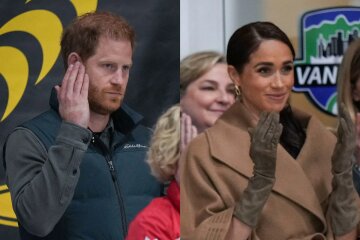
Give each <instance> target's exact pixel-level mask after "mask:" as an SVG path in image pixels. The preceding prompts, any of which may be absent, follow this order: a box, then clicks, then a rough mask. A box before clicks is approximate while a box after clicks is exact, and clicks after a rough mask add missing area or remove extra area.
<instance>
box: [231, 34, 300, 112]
mask: <svg viewBox="0 0 360 240" xmlns="http://www.w3.org/2000/svg"><path fill="white" fill-rule="evenodd" d="M229 72H230V75H231V77H232V78H233V80H234V81H235V83H236V84H237V85H238V86H239V87H240V89H241V96H242V100H243V102H244V105H245V106H246V107H247V108H248V109H249V110H250V111H251V113H252V114H255V116H259V114H260V112H262V111H267V112H271V111H273V112H280V111H281V110H282V109H283V108H284V107H285V105H286V104H287V101H288V98H289V96H290V92H291V88H292V87H293V84H294V63H293V55H292V53H291V50H290V48H289V47H288V46H287V45H286V44H284V43H283V42H281V41H278V40H265V41H263V42H262V43H261V44H260V46H259V48H258V49H257V51H255V52H253V53H252V54H251V55H250V61H249V62H248V63H247V64H246V65H245V66H244V69H243V72H242V73H241V74H238V73H237V72H236V70H235V69H234V68H233V67H232V66H230V67H229Z"/></svg>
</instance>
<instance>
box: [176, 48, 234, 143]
mask: <svg viewBox="0 0 360 240" xmlns="http://www.w3.org/2000/svg"><path fill="white" fill-rule="evenodd" d="M227 67H228V65H227V63H226V60H225V57H224V56H223V55H221V54H220V53H217V52H212V51H208V52H198V53H194V54H191V55H189V56H187V57H186V58H184V59H183V60H182V61H181V63H180V98H181V99H180V105H181V110H182V112H183V114H182V119H181V136H184V137H182V140H181V149H183V148H184V146H186V145H187V143H189V141H190V140H191V139H192V138H193V137H194V134H195V135H196V132H198V133H201V132H203V131H204V130H205V129H206V128H208V127H211V126H212V125H213V124H214V123H215V121H216V120H217V119H218V118H219V117H220V116H221V115H222V114H223V113H224V112H225V111H226V110H227V109H228V108H229V107H230V106H231V105H232V104H233V103H234V102H235V91H234V84H233V82H232V81H231V79H230V77H229V74H228V72H227Z"/></svg>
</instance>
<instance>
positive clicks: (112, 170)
mask: <svg viewBox="0 0 360 240" xmlns="http://www.w3.org/2000/svg"><path fill="white" fill-rule="evenodd" d="M92 140H93V141H92V142H93V143H99V144H98V145H99V147H100V148H101V150H102V151H103V152H104V153H105V160H106V162H107V164H108V167H109V170H110V174H111V178H112V180H113V183H114V186H115V192H116V195H117V199H118V203H119V207H120V215H121V227H122V229H123V238H124V239H125V238H126V236H127V232H128V229H127V219H126V212H125V204H124V198H123V196H122V193H121V189H120V185H119V182H118V179H117V172H116V169H115V166H114V164H113V161H112V156H111V154H110V151H109V150H108V148H107V147H106V145H105V144H104V143H103V142H102V140H101V139H100V138H99V137H95V136H93V139H92Z"/></svg>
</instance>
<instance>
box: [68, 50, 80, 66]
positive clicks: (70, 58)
mask: <svg viewBox="0 0 360 240" xmlns="http://www.w3.org/2000/svg"><path fill="white" fill-rule="evenodd" d="M76 62H82V60H81V57H80V56H79V54H77V53H76V52H72V53H70V54H69V56H68V59H67V64H68V66H70V65H71V64H75V63H76Z"/></svg>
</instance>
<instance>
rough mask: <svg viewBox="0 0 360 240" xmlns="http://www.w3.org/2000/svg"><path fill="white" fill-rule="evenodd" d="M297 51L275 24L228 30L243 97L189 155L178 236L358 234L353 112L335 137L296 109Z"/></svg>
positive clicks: (232, 70) (336, 236)
mask: <svg viewBox="0 0 360 240" xmlns="http://www.w3.org/2000/svg"><path fill="white" fill-rule="evenodd" d="M254 42H257V44H252V45H251V44H250V43H254ZM241 51H243V52H246V51H247V53H243V52H241ZM242 54H243V55H247V56H246V57H245V58H243V59H241V55H242ZM294 56H295V54H294V50H293V48H292V46H291V43H290V41H289V40H288V38H287V37H286V35H285V34H284V33H283V32H282V31H281V30H280V29H278V28H277V27H276V26H275V25H273V24H271V23H266V22H257V23H251V24H248V25H246V26H244V27H242V28H240V29H238V30H237V31H236V32H235V33H234V35H233V36H232V37H231V39H230V42H229V45H228V53H227V57H228V63H229V65H232V66H230V67H229V73H230V76H231V78H232V79H233V81H234V82H235V84H236V85H237V86H238V93H240V94H241V97H240V100H239V101H238V102H236V103H235V104H234V105H233V106H232V107H231V108H230V109H229V110H228V111H227V112H225V113H224V115H223V116H222V117H220V119H219V120H218V121H217V122H216V124H215V125H214V126H213V127H211V128H209V129H208V130H206V131H205V132H204V133H203V134H201V135H199V136H198V137H197V138H196V139H194V140H193V141H192V142H191V143H190V146H189V147H188V149H187V152H186V153H184V154H183V156H182V157H183V158H184V159H183V161H182V162H183V165H182V169H181V174H182V176H181V188H180V189H181V235H182V237H181V239H194V240H199V239H206V240H212V239H214V240H222V239H267V240H268V239H276V240H282V239H356V236H357V232H356V226H357V224H358V222H359V209H358V206H357V201H358V197H357V196H356V194H355V192H354V188H353V184H352V181H351V160H350V158H348V156H351V153H352V152H353V150H354V144H353V142H354V135H353V134H352V130H353V128H352V127H353V126H352V125H351V124H350V122H351V119H350V120H349V117H348V115H347V113H346V112H345V113H343V112H344V111H341V113H340V117H341V120H340V122H341V123H340V127H339V128H340V130H339V139H340V140H339V141H337V139H336V137H335V136H334V135H333V134H332V133H330V132H329V131H328V130H327V129H326V128H325V127H324V126H323V125H322V124H321V123H320V122H319V120H317V119H316V118H315V117H312V116H310V115H308V114H305V113H303V112H301V111H299V110H297V109H295V108H291V107H290V105H289V104H288V102H289V101H288V98H289V95H290V91H291V88H292V86H293V69H294V67H293V59H294ZM234 59H236V60H237V59H240V60H239V61H236V60H234ZM261 112H272V113H265V114H264V113H261ZM249 129H250V130H249ZM249 132H250V134H249ZM259 136H260V137H259ZM278 143H279V144H278ZM259 146H260V147H259ZM335 146H336V149H335V151H334V147H335ZM259 156H260V157H259ZM349 169H350V170H349ZM349 174H350V175H349ZM349 179H350V181H349Z"/></svg>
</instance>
